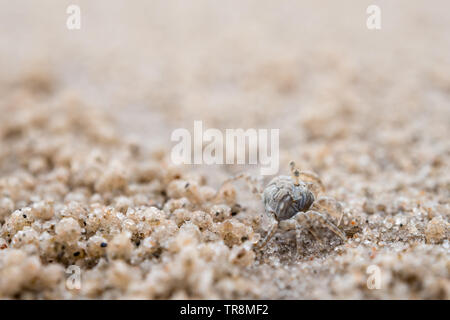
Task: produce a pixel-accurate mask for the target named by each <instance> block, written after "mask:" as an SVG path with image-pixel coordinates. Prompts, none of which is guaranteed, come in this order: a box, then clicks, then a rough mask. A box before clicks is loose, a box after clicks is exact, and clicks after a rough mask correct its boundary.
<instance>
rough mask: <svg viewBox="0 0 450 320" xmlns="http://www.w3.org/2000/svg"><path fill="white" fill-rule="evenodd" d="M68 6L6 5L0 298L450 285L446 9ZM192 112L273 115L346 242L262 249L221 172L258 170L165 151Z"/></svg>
mask: <svg viewBox="0 0 450 320" xmlns="http://www.w3.org/2000/svg"><path fill="white" fill-rule="evenodd" d="M79 4H80V7H81V12H82V27H81V30H77V31H69V30H67V29H66V26H65V19H66V18H67V14H66V13H65V10H66V5H65V4H64V3H61V2H59V1H41V2H40V3H39V5H37V4H35V3H34V2H32V1H28V2H26V1H25V2H20V3H19V2H18V3H11V2H7V1H2V2H0V26H1V28H0V30H1V31H0V39H1V40H0V70H2V72H1V73H0V93H1V97H2V98H1V99H0V114H1V116H0V297H1V298H6V299H10V298H15V299H86V298H87V299H184V298H198V299H220V298H227V299H242V298H247V299H254V298H257V299H261V298H263V299H264V298H269V299H373V298H375V299H449V297H450V277H449V273H450V255H449V249H450V248H449V246H450V243H449V233H450V231H449V230H450V228H449V226H450V224H449V222H450V203H449V198H450V197H449V196H450V171H449V163H450V161H449V160H450V140H449V139H448V137H449V136H450V63H449V62H450V61H449V60H450V55H449V52H450V32H449V30H450V20H449V19H448V14H446V12H448V9H449V6H448V3H447V2H446V1H435V2H433V5H432V6H431V5H429V3H427V2H426V1H415V2H413V3H412V2H410V1H396V2H395V4H394V3H392V2H389V1H377V4H378V5H379V6H380V8H381V10H382V29H381V30H378V31H374V30H368V29H367V28H366V24H365V22H366V18H367V14H366V8H367V6H368V5H369V4H372V3H371V2H368V1H340V2H339V3H337V2H335V1H327V2H326V3H321V4H312V3H307V2H306V1H305V2H303V1H285V2H283V3H282V4H280V3H276V2H261V1H227V3H226V4H223V3H221V4H218V3H215V2H211V1H196V2H195V4H194V3H187V2H185V1H183V2H181V1H179V2H173V3H170V4H168V3H166V2H164V1H155V2H151V3H147V2H146V1H135V2H133V4H125V2H119V1H112V2H111V1H96V2H95V3H92V2H89V1H79ZM24 6H27V8H28V10H24ZM194 120H202V121H203V123H204V126H205V127H208V128H217V129H219V130H225V129H227V128H231V129H233V128H244V129H248V128H256V129H258V128H260V129H280V172H279V174H289V167H288V163H289V161H291V160H294V161H295V162H296V163H297V164H298V165H299V166H300V167H301V168H302V169H305V170H309V171H313V172H315V173H317V174H318V175H319V177H320V178H321V179H322V181H323V182H324V185H325V191H324V192H323V193H322V195H324V196H327V197H329V198H331V199H335V200H336V201H337V202H338V203H339V205H340V207H341V209H342V210H341V212H342V219H340V218H341V216H340V215H339V214H336V213H335V212H334V211H333V210H331V209H330V210H329V211H326V212H325V214H326V215H327V216H328V218H329V219H330V221H332V222H333V223H335V224H339V228H340V229H341V230H342V232H344V233H345V237H346V239H345V241H342V240H341V239H339V238H338V237H336V236H335V235H334V234H333V233H332V232H330V231H329V230H328V229H327V228H325V227H324V225H323V223H321V221H320V220H318V219H312V220H311V221H310V223H311V226H312V228H313V229H312V230H314V232H315V233H316V235H317V236H318V238H319V239H320V240H318V239H316V237H314V236H313V235H312V234H311V233H308V232H305V233H303V235H302V236H301V237H300V238H299V239H298V241H296V237H295V233H294V232H283V231H282V230H279V231H278V232H277V233H276V234H275V236H274V237H273V239H271V241H270V242H269V243H268V244H267V246H265V247H264V248H262V249H256V248H255V247H254V244H255V243H257V242H258V241H259V239H260V238H262V237H264V235H265V234H266V232H267V230H268V228H269V226H270V219H269V218H268V217H267V215H265V212H264V206H263V203H262V201H261V200H260V199H259V198H258V197H256V196H255V195H253V194H252V192H251V190H249V188H248V187H247V185H246V184H245V183H244V182H240V181H237V182H235V183H232V184H227V185H226V187H225V188H222V189H220V186H221V184H222V182H223V181H225V180H226V179H228V178H230V177H232V176H233V175H235V174H237V173H240V172H246V173H248V174H250V175H253V176H255V177H258V176H259V170H258V167H257V166H240V165H224V166H218V165H216V166H208V165H195V166H194V165H192V166H190V165H187V166H175V165H173V163H172V162H171V158H170V151H171V147H172V146H173V143H172V142H171V141H170V135H171V132H172V131H173V130H174V129H176V128H187V129H188V130H192V128H193V123H194ZM270 178H271V177H269V176H267V177H262V182H263V183H264V184H265V183H268V182H269V180H270ZM305 223H306V222H305ZM305 230H307V228H306V224H305ZM78 275H79V277H78ZM76 277H78V278H76ZM78 280H79V281H78ZM77 281H78V282H77ZM74 284H75V286H74ZM78 284H79V286H77V285H78Z"/></svg>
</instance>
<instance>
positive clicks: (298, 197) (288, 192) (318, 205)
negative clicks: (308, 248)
mask: <svg viewBox="0 0 450 320" xmlns="http://www.w3.org/2000/svg"><path fill="white" fill-rule="evenodd" d="M289 165H290V169H291V176H278V177H275V178H273V179H272V180H271V181H270V182H269V183H268V184H267V186H266V188H265V189H264V190H263V191H262V192H261V188H258V187H256V186H255V183H254V182H253V181H252V178H251V177H249V176H248V175H246V174H240V175H238V176H236V177H234V178H231V179H229V180H227V181H225V182H224V184H225V183H228V182H230V181H233V180H237V179H240V178H245V179H246V180H247V182H248V183H249V184H250V185H251V186H252V190H253V192H254V193H255V194H259V195H260V196H261V198H262V200H263V202H264V208H265V212H266V214H267V215H268V216H269V217H271V219H272V225H271V227H270V229H269V231H268V232H267V235H266V236H265V237H264V239H263V240H262V241H261V242H260V243H259V244H257V245H256V248H262V247H264V246H265V245H266V244H267V242H268V241H269V240H270V239H271V238H272V236H273V235H274V233H275V231H276V230H277V229H278V227H279V228H280V229H281V230H283V231H289V230H295V231H296V236H297V239H298V237H299V235H300V233H301V232H302V230H304V229H305V228H304V225H305V224H306V226H307V230H308V231H309V232H310V233H311V234H312V235H313V236H314V237H315V238H316V240H318V241H321V240H320V238H319V237H318V236H317V234H316V233H315V232H314V230H313V228H312V226H311V223H310V217H311V216H314V217H317V218H319V219H321V220H322V221H323V222H324V225H325V226H326V227H327V228H328V229H330V230H331V231H333V232H334V233H335V234H336V235H338V236H339V237H340V238H341V239H342V240H343V241H345V235H344V233H343V232H342V231H341V230H340V229H339V228H338V227H337V225H335V224H334V223H332V222H331V221H330V220H329V219H327V217H326V214H324V213H322V212H323V211H325V212H328V213H330V210H331V211H334V212H333V213H335V214H339V213H338V211H339V210H338V208H339V205H338V203H337V202H336V201H335V200H334V199H331V198H328V197H318V194H319V193H320V192H323V191H324V187H323V184H322V181H321V180H320V178H319V177H318V176H317V175H316V174H314V173H312V172H305V171H300V170H298V169H297V168H296V167H295V163H294V162H293V161H291V162H290V164H289ZM341 218H342V215H341ZM340 220H341V219H339V223H338V225H339V224H340ZM305 221H306V223H304V222H305Z"/></svg>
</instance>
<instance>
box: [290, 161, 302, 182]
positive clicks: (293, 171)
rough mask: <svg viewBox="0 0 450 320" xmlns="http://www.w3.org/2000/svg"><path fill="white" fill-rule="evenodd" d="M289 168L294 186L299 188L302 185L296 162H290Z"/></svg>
mask: <svg viewBox="0 0 450 320" xmlns="http://www.w3.org/2000/svg"><path fill="white" fill-rule="evenodd" d="M289 166H290V167H291V175H292V179H293V180H294V184H295V185H296V186H298V185H299V184H300V171H299V170H298V169H297V168H296V167H295V162H294V161H291V162H289Z"/></svg>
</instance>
